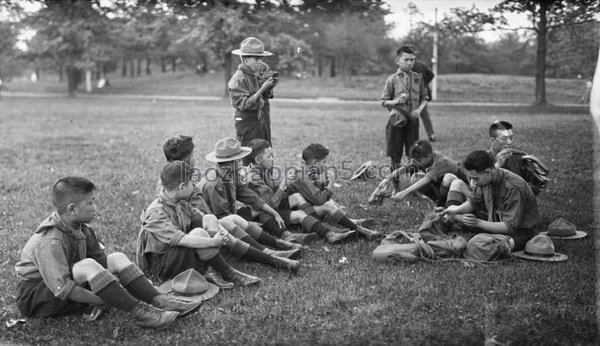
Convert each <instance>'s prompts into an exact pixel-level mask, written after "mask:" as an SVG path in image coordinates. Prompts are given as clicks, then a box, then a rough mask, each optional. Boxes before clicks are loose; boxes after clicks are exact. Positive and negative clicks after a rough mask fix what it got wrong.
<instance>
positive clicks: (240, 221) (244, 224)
mask: <svg viewBox="0 0 600 346" xmlns="http://www.w3.org/2000/svg"><path fill="white" fill-rule="evenodd" d="M225 219H228V220H231V221H232V222H233V223H234V224H235V226H238V227H240V228H241V229H246V228H248V221H246V219H244V218H243V217H241V216H239V215H237V214H231V215H228V216H226V217H225Z"/></svg>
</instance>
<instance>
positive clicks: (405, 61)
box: [396, 52, 416, 72]
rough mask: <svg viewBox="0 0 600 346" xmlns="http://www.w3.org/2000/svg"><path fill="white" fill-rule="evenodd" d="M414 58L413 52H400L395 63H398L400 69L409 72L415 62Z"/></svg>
mask: <svg viewBox="0 0 600 346" xmlns="http://www.w3.org/2000/svg"><path fill="white" fill-rule="evenodd" d="M415 59H416V56H415V55H414V54H410V53H406V52H402V53H400V55H398V56H397V57H396V65H398V67H399V68H400V70H402V71H404V72H409V71H410V70H412V67H413V65H414V64H415Z"/></svg>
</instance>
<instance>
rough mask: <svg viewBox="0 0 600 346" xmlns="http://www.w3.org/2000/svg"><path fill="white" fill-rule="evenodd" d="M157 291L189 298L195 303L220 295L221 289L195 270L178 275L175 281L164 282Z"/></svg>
mask: <svg viewBox="0 0 600 346" xmlns="http://www.w3.org/2000/svg"><path fill="white" fill-rule="evenodd" d="M157 290H158V291H159V292H160V293H164V294H167V293H171V294H175V295H180V296H184V297H188V298H190V299H193V300H195V301H205V300H208V299H210V298H212V297H214V296H215V295H216V294H217V293H219V287H218V286H217V285H215V284H212V283H210V282H208V281H206V279H205V278H204V276H202V274H200V273H198V272H197V271H196V270H194V269H188V270H186V271H183V272H181V273H179V274H177V275H176V276H175V277H174V278H173V279H171V280H168V281H166V282H164V283H163V284H162V285H160V286H159V287H158V288H157Z"/></svg>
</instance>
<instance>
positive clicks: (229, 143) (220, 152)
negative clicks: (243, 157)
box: [215, 137, 242, 159]
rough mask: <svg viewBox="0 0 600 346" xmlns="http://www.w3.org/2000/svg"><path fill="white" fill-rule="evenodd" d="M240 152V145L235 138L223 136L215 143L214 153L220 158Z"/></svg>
mask: <svg viewBox="0 0 600 346" xmlns="http://www.w3.org/2000/svg"><path fill="white" fill-rule="evenodd" d="M240 152H242V145H241V144H240V142H239V141H238V140H237V139H235V138H231V137H227V138H223V139H221V140H219V141H218V142H217V143H216V144H215V155H216V156H217V157H218V158H220V159H221V158H228V157H232V156H235V155H237V154H239V153H240Z"/></svg>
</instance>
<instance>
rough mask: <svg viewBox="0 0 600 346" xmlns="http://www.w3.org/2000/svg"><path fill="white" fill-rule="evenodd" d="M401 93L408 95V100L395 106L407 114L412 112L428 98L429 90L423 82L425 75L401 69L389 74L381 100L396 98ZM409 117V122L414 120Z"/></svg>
mask: <svg viewBox="0 0 600 346" xmlns="http://www.w3.org/2000/svg"><path fill="white" fill-rule="evenodd" d="M401 94H406V95H407V96H408V99H407V101H406V102H405V103H402V104H399V105H396V106H394V107H395V108H397V109H399V110H401V111H403V112H404V113H405V114H410V112H412V111H413V110H414V109H416V108H417V107H419V104H421V102H422V101H423V100H425V99H426V98H427V90H426V89H425V84H424V83H423V76H421V75H420V74H418V73H416V72H412V71H411V72H404V71H402V70H400V69H398V71H397V72H396V73H394V74H393V75H391V76H389V77H388V79H387V80H386V81H385V86H384V87H383V95H382V96H381V100H382V101H391V100H395V99H397V98H399V97H400V95H401ZM408 118H409V119H408V121H409V122H410V121H412V119H410V117H408Z"/></svg>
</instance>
